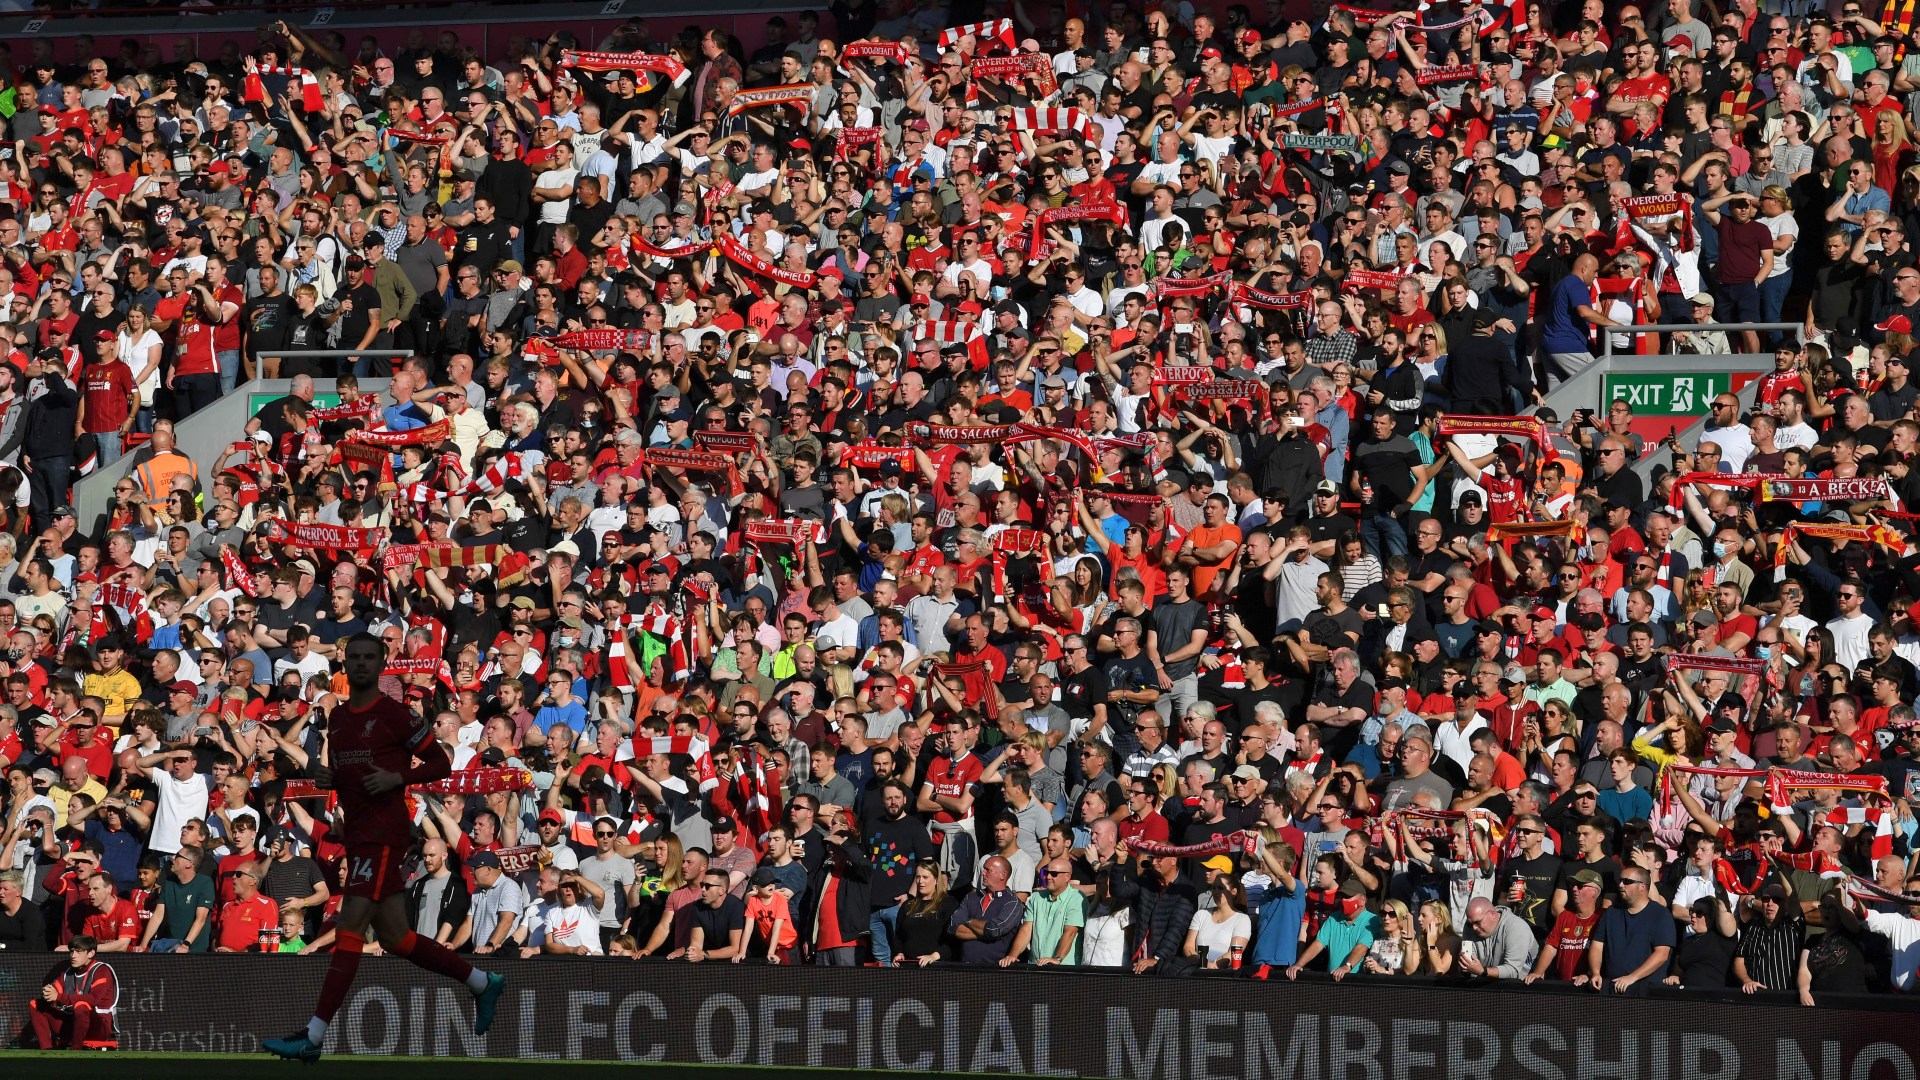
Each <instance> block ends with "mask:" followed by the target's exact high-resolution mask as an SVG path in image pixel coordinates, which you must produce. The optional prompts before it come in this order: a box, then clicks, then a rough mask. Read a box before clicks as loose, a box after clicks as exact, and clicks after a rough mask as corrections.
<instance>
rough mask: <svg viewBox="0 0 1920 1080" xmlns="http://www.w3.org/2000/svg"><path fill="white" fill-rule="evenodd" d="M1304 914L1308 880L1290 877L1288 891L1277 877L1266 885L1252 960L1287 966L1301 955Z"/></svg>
mask: <svg viewBox="0 0 1920 1080" xmlns="http://www.w3.org/2000/svg"><path fill="white" fill-rule="evenodd" d="M1306 917H1307V883H1306V882H1305V881H1303V880H1301V879H1300V878H1297V877H1296V878H1294V879H1293V891H1292V892H1288V891H1287V890H1286V888H1285V887H1284V886H1282V885H1281V884H1280V883H1279V882H1278V881H1275V882H1274V883H1272V884H1271V885H1269V886H1267V895H1266V899H1264V900H1263V901H1261V903H1260V918H1259V921H1258V924H1257V928H1256V929H1255V931H1254V935H1253V963H1256V964H1267V965H1270V966H1272V967H1288V966H1290V965H1292V963H1293V962H1294V961H1295V960H1297V959H1299V958H1300V924H1301V922H1302V921H1304V920H1305V919H1306Z"/></svg>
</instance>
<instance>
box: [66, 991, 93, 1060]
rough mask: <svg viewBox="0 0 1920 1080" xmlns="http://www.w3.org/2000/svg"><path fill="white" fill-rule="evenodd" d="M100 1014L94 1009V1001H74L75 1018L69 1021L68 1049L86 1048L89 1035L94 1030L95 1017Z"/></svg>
mask: <svg viewBox="0 0 1920 1080" xmlns="http://www.w3.org/2000/svg"><path fill="white" fill-rule="evenodd" d="M98 1015H99V1014H98V1013H96V1012H94V1010H93V1002H91V1001H76V1002H74V1003H73V1018H72V1019H71V1020H69V1021H68V1024H69V1025H70V1026H69V1027H68V1029H67V1049H69V1050H85V1049H86V1048H87V1036H88V1035H89V1034H91V1033H92V1032H93V1021H94V1018H95V1017H97V1016H98Z"/></svg>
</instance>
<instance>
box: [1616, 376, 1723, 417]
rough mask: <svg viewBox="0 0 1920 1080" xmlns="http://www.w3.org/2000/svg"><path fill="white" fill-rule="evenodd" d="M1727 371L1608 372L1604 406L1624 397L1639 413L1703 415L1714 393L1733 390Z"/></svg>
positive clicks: (1650, 414)
mask: <svg viewBox="0 0 1920 1080" xmlns="http://www.w3.org/2000/svg"><path fill="white" fill-rule="evenodd" d="M1732 385H1733V378H1732V376H1730V375H1729V374H1728V373H1726V372H1724V371H1709V372H1690V373H1686V374H1650V373H1649V374H1642V373H1638V372H1609V373H1608V374H1607V376H1606V382H1605V389H1604V391H1603V393H1602V395H1601V396H1602V398H1603V399H1604V400H1603V401H1602V406H1603V407H1604V406H1605V405H1606V404H1609V403H1612V402H1615V401H1621V400H1624V401H1625V402H1626V403H1627V404H1628V405H1630V406H1632V407H1633V411H1634V413H1635V414H1636V415H1639V416H1704V415H1706V413H1707V412H1708V406H1709V405H1711V404H1712V403H1713V398H1714V395H1716V394H1724V393H1726V392H1727V391H1728V390H1730V389H1732Z"/></svg>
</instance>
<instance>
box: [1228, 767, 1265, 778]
mask: <svg viewBox="0 0 1920 1080" xmlns="http://www.w3.org/2000/svg"><path fill="white" fill-rule="evenodd" d="M1231 775H1232V776H1233V778H1234V779H1235V780H1258V779H1260V770H1259V769H1256V768H1254V767H1253V766H1252V765H1242V766H1240V767H1239V768H1237V769H1235V770H1233V773H1232V774H1231Z"/></svg>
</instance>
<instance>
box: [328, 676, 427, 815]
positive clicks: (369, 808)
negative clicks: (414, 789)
mask: <svg viewBox="0 0 1920 1080" xmlns="http://www.w3.org/2000/svg"><path fill="white" fill-rule="evenodd" d="M327 727H328V729H329V731H330V736H329V742H330V745H331V748H332V751H333V787H334V791H335V792H336V793H337V794H338V795H339V797H340V808H341V809H342V810H344V811H346V837H345V839H346V842H347V843H348V845H349V846H357V845H362V844H384V845H388V846H391V847H398V848H400V849H402V850H405V849H406V847H407V846H408V845H409V844H411V843H412V842H413V820H412V818H411V816H409V815H408V813H407V800H406V791H405V790H404V789H402V788H395V789H394V790H392V791H389V792H387V793H386V794H384V795H369V794H367V789H366V786H365V781H366V778H367V776H368V775H369V774H370V773H372V771H373V770H374V769H385V770H387V771H388V772H395V773H400V774H403V775H404V774H406V772H407V771H408V769H409V768H410V767H411V766H412V764H413V758H414V756H415V755H417V754H419V753H420V752H421V751H423V750H425V749H426V748H427V747H429V746H430V745H432V743H433V725H432V724H431V723H429V722H428V721H426V720H422V719H419V718H418V717H415V716H414V715H413V713H411V712H409V711H408V710H407V708H406V706H404V705H402V704H400V703H399V702H397V701H395V700H393V699H392V698H390V697H385V696H382V697H381V698H380V699H379V700H377V701H375V702H374V703H373V704H372V705H369V706H368V707H367V708H366V709H364V710H356V709H354V708H353V707H352V706H350V705H347V704H345V703H344V702H343V703H341V705H340V706H339V707H338V708H336V709H334V711H333V715H332V716H331V717H329V718H328V723H327Z"/></svg>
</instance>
